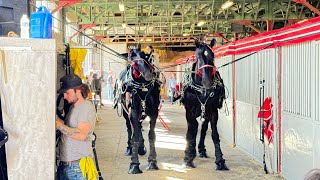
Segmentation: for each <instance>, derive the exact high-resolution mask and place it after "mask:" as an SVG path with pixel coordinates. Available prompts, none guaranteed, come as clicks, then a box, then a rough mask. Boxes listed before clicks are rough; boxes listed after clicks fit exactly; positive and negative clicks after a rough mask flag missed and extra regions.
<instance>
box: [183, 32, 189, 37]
mask: <svg viewBox="0 0 320 180" xmlns="http://www.w3.org/2000/svg"><path fill="white" fill-rule="evenodd" d="M182 36H190V34H188V33H184V34H182Z"/></svg>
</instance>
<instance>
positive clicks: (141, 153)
mask: <svg viewBox="0 0 320 180" xmlns="http://www.w3.org/2000/svg"><path fill="white" fill-rule="evenodd" d="M138 154H139V155H140V156H143V155H145V154H147V148H146V147H145V146H143V147H139V149H138Z"/></svg>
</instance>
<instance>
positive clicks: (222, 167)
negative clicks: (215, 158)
mask: <svg viewBox="0 0 320 180" xmlns="http://www.w3.org/2000/svg"><path fill="white" fill-rule="evenodd" d="M216 164H217V167H216V171H228V170H229V168H228V167H227V165H226V163H224V162H219V163H216Z"/></svg>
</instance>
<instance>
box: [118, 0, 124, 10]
mask: <svg viewBox="0 0 320 180" xmlns="http://www.w3.org/2000/svg"><path fill="white" fill-rule="evenodd" d="M119 10H120V11H121V12H123V11H124V4H123V2H122V1H121V2H120V3H119Z"/></svg>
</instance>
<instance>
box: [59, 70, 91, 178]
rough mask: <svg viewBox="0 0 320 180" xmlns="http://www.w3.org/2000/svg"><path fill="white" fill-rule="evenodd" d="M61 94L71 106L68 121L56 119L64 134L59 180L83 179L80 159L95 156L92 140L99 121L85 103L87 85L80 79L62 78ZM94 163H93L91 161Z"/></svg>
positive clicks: (60, 146) (60, 155) (67, 116)
mask: <svg viewBox="0 0 320 180" xmlns="http://www.w3.org/2000/svg"><path fill="white" fill-rule="evenodd" d="M60 84H61V87H60V89H59V90H58V93H59V94H63V95H64V99H65V100H67V101H68V103H70V104H72V106H71V107H70V111H69V113H68V114H67V115H66V118H65V121H63V120H61V119H59V118H56V128H57V129H58V130H59V131H60V132H61V133H62V135H61V140H60V141H59V157H60V164H59V166H58V177H59V179H60V180H69V179H70V180H74V179H77V180H84V179H86V178H85V177H83V175H82V171H81V168H80V166H81V163H80V160H81V159H82V158H83V159H82V160H86V159H87V158H88V157H89V158H92V157H93V150H92V141H93V131H94V127H95V122H96V111H95V108H94V106H93V104H92V103H91V102H90V101H88V100H86V98H87V95H88V91H89V89H88V86H87V85H85V84H82V80H81V79H80V77H79V76H77V75H74V74H68V75H65V76H63V77H62V78H61V79H60ZM92 162H93V161H92Z"/></svg>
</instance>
